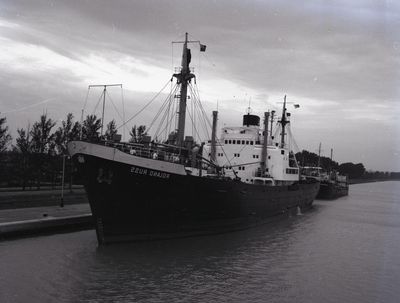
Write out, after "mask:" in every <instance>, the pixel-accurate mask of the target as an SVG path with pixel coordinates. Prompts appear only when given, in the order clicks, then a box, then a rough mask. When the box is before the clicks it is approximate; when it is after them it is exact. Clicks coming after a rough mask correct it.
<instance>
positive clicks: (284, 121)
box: [279, 95, 289, 148]
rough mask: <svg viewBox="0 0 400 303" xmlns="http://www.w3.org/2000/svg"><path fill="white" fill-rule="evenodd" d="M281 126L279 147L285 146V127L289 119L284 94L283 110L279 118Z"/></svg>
mask: <svg viewBox="0 0 400 303" xmlns="http://www.w3.org/2000/svg"><path fill="white" fill-rule="evenodd" d="M279 123H280V124H281V127H282V133H281V144H280V147H281V148H285V127H286V125H287V124H289V120H288V119H287V115H286V95H285V97H284V99H283V110H282V117H281V120H280V121H279Z"/></svg>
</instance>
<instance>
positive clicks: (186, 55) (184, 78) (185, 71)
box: [174, 33, 194, 146]
mask: <svg viewBox="0 0 400 303" xmlns="http://www.w3.org/2000/svg"><path fill="white" fill-rule="evenodd" d="M187 44H188V33H186V34H185V41H184V43H183V50H182V68H181V71H180V73H179V74H174V77H175V78H176V79H177V82H178V84H180V85H181V89H180V98H179V116H178V129H177V138H176V144H177V145H178V146H183V140H184V136H185V120H186V101H187V87H188V83H189V82H190V80H191V79H192V78H193V77H194V75H193V74H192V73H190V68H189V64H190V60H191V57H192V55H191V52H190V49H189V48H188V47H187Z"/></svg>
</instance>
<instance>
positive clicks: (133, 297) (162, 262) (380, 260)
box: [0, 182, 400, 302]
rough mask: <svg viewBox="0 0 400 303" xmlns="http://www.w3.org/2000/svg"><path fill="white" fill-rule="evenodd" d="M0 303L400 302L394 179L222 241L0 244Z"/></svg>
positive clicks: (73, 237) (83, 235) (398, 200)
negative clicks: (103, 244)
mask: <svg viewBox="0 0 400 303" xmlns="http://www.w3.org/2000/svg"><path fill="white" fill-rule="evenodd" d="M0 302H400V182H381V183H370V184H359V185H352V186H351V188H350V196H349V197H345V198H341V199H338V200H336V201H315V207H314V209H313V210H311V211H309V212H307V213H304V214H303V215H299V216H295V217H292V218H288V219H286V220H281V221H279V222H275V223H272V224H269V225H265V226H261V227H257V228H254V229H249V230H246V231H241V232H234V233H229V234H223V235H215V236H207V237H197V238H189V239H176V240H168V241H157V242H150V243H136V244H118V245H112V246H107V247H100V248H99V247H97V242H96V236H95V232H94V231H83V232H76V233H70V234H60V235H53V236H43V237H37V238H29V239H21V240H14V241H5V242H0Z"/></svg>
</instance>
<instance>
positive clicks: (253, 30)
mask: <svg viewBox="0 0 400 303" xmlns="http://www.w3.org/2000/svg"><path fill="white" fill-rule="evenodd" d="M186 31H187V32H189V35H190V37H191V38H192V39H194V40H201V41H202V43H203V44H206V45H207V51H206V53H199V51H198V49H197V48H196V47H194V46H193V51H192V56H193V60H192V61H193V62H192V63H193V65H194V67H195V72H196V75H197V83H198V86H199V89H200V96H201V99H202V102H203V105H204V107H205V110H206V111H208V112H210V113H211V111H212V110H215V109H216V106H217V105H216V104H217V102H218V108H219V126H223V125H224V124H225V125H235V124H236V125H240V123H241V119H242V118H241V115H242V114H243V113H245V112H246V109H247V107H248V104H249V100H250V99H251V107H252V112H253V113H254V114H258V115H262V112H263V111H266V110H268V109H277V108H279V106H280V105H279V103H278V102H280V101H282V99H283V96H284V95H285V94H286V95H287V96H288V101H292V102H295V103H299V104H300V108H299V109H296V110H294V109H293V108H291V111H292V116H293V118H292V132H293V134H294V135H295V137H296V142H297V145H298V146H299V148H300V149H307V150H310V151H312V152H317V149H318V144H319V142H322V150H323V155H325V156H329V155H330V149H331V148H333V149H334V158H335V160H337V161H339V162H341V163H342V162H354V163H359V162H362V163H364V165H365V166H366V168H367V169H372V170H385V171H400V140H399V134H400V120H399V115H400V105H399V101H400V100H399V97H400V89H399V88H400V4H399V2H398V1H394V0H393V1H392V0H390V1H389V0H388V1H379V0H375V1H357V0H352V1H346V0H343V1H326V0H321V1H318V0H315V1H282V0H281V1H244V0H242V1H231V0H230V1H169V0H168V1H149V0H146V1H128V0H126V1H122V0H118V1H108V0H102V1H94V0H87V1H83V0H80V1H67V0H65V1H40V0H35V1H29V0H27V1H17V0H10V1H8V0H1V1H0V71H1V72H0V80H1V81H0V97H1V103H0V112H1V116H4V115H5V116H6V117H7V122H8V125H9V127H10V130H11V132H12V134H13V136H14V137H15V133H16V129H17V128H21V127H27V125H28V124H29V123H33V122H34V121H36V120H37V119H38V118H39V116H40V114H41V113H43V112H47V113H48V114H49V116H51V117H52V118H54V119H56V120H58V121H60V120H61V119H64V118H65V116H66V114H67V113H68V112H73V113H74V115H75V117H76V119H78V120H79V119H80V113H81V109H82V108H83V106H84V103H85V98H86V94H87V86H88V85H89V84H103V83H122V84H123V86H124V92H123V93H124V101H125V110H126V117H129V116H131V115H133V114H134V113H135V112H136V111H137V110H138V109H139V108H140V107H141V106H143V104H145V103H146V102H147V101H148V100H150V98H151V97H152V96H153V95H154V94H155V93H157V92H158V91H159V90H160V89H161V88H162V87H163V86H164V84H165V83H166V82H167V81H168V79H169V78H170V77H171V73H172V70H173V66H178V65H179V52H180V47H179V48H178V47H173V50H172V47H171V41H176V40H182V39H183V37H184V33H185V32H186ZM172 54H173V55H174V59H172ZM100 93H101V92H100V91H91V92H90V95H89V98H88V104H87V106H86V113H91V112H92V111H93V110H94V107H95V103H96V101H97V99H98V98H99V96H100ZM110 95H111V96H112V98H113V100H114V102H115V104H116V106H117V107H118V106H121V100H122V99H121V92H120V90H119V89H117V88H113V89H110ZM155 105H156V104H155ZM159 105H160V104H159ZM289 108H290V107H289ZM155 111H156V109H155V108H149V109H148V110H147V111H145V112H143V115H141V116H140V117H138V118H137V119H135V120H134V121H132V124H146V123H149V120H151V117H152V116H153V115H154V113H155ZM107 115H108V116H107V117H108V118H109V119H111V116H112V115H113V109H112V107H109V108H108V109H107ZM114 115H115V118H117V120H118V116H117V114H115V111H114ZM117 122H118V121H117ZM118 123H120V121H119V122H118Z"/></svg>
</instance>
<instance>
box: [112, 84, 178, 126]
mask: <svg viewBox="0 0 400 303" xmlns="http://www.w3.org/2000/svg"><path fill="white" fill-rule="evenodd" d="M171 81H172V78H171V79H170V80H168V81H167V83H166V84H165V85H164V86H163V88H162V89H161V90H160V91H159V92H158V93H157V94H156V95H155V96H154V97H153V98H152V99H151V100H150V101H149V102H147V103H146V104H145V105H144V106H143V107H142V108H141V109H140V110H139V111H138V112H137V113H135V114H134V115H133V116H132V117H130V118H129V119H128V120H126V121H125V122H124V123H123V124H122V125H120V126H118V127H117V130H118V129H120V128H121V127H123V126H124V125H126V124H127V123H129V122H131V121H132V119H134V118H136V117H137V116H138V115H139V114H141V113H142V112H143V111H144V110H145V109H146V108H147V107H148V106H149V105H150V104H151V103H153V101H154V100H155V99H156V98H157V97H158V96H159V95H160V94H161V93H162V91H163V90H164V89H165V88H166V87H167V86H168V84H169V82H171Z"/></svg>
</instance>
